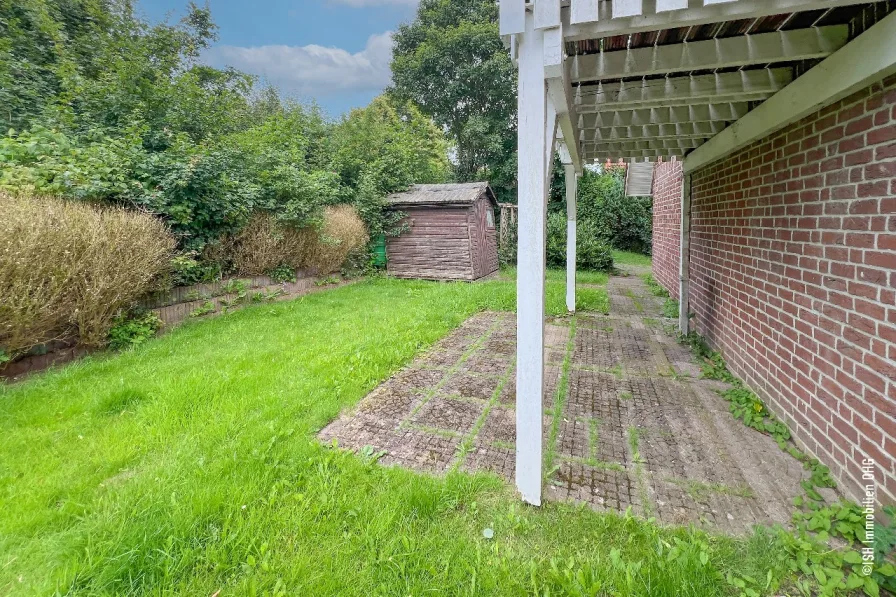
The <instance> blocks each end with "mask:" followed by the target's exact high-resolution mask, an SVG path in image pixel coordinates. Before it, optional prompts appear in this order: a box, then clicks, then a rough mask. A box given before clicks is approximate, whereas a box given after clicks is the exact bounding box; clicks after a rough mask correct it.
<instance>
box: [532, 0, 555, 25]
mask: <svg viewBox="0 0 896 597" xmlns="http://www.w3.org/2000/svg"><path fill="white" fill-rule="evenodd" d="M559 26H560V0H535V28H536V29H547V28H550V27H559Z"/></svg>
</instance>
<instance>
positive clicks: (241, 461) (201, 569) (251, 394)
mask: <svg viewBox="0 0 896 597" xmlns="http://www.w3.org/2000/svg"><path fill="white" fill-rule="evenodd" d="M558 287H559V289H558ZM562 290H563V289H562V284H559V283H557V282H551V283H549V284H548V309H549V310H550V311H552V312H554V313H562V312H563V311H565V307H564V306H563V304H562V294H563V293H562ZM602 292H603V291H598V290H595V291H594V293H593V294H592V293H586V292H584V291H580V299H581V300H584V301H585V302H586V304H588V305H589V306H592V307H597V308H600V305H601V304H602V301H604V300H605V298H606V295H605V294H602ZM513 300H514V285H513V284H511V283H508V282H501V281H496V282H487V283H483V284H463V283H454V284H440V283H430V282H408V281H396V280H387V279H379V280H371V281H365V282H360V283H357V284H355V285H351V286H346V287H342V288H338V289H335V290H331V291H326V292H321V293H318V294H314V295H309V296H307V297H304V298H302V299H297V300H294V301H285V302H281V303H276V304H262V305H255V306H250V307H247V308H245V309H242V310H240V311H237V312H235V313H231V314H228V315H227V316H224V317H218V318H214V319H210V320H193V321H190V322H189V323H187V324H186V325H184V326H182V327H180V328H178V329H176V330H174V331H172V332H171V333H169V334H167V335H165V336H163V337H161V338H158V339H155V340H152V341H150V342H147V343H145V344H144V345H142V346H140V347H138V348H136V349H134V350H132V351H129V352H125V353H122V354H119V355H109V356H95V357H91V358H87V359H84V360H83V361H80V362H78V363H75V364H73V365H70V366H68V367H65V368H63V369H60V370H55V371H51V372H48V373H46V374H42V375H38V376H36V377H34V378H32V379H31V380H29V381H26V382H24V383H21V384H17V385H11V386H2V387H0V436H2V437H3V441H2V442H0V503H2V505H3V507H2V509H0V594H4V595H7V594H10V595H12V594H15V595H32V594H40V595H47V594H60V595H122V594H127V595H175V594H179V595H212V594H217V595H220V596H221V597H224V596H227V595H256V594H257V595H422V594H444V595H522V594H533V595H534V594H538V595H585V594H594V593H596V591H595V590H594V588H595V587H601V588H600V589H599V590H600V591H604V594H608V595H609V594H612V595H621V596H634V595H683V596H684V595H725V594H734V593H732V590H731V589H730V587H729V586H728V585H727V583H726V580H725V577H726V576H727V574H728V573H729V572H732V573H734V574H736V575H739V576H744V575H749V576H752V577H754V578H765V573H766V571H767V570H769V569H771V568H773V565H774V564H775V562H776V561H779V560H780V559H781V558H782V557H783V555H782V553H783V552H782V550H783V547H782V546H781V544H780V543H779V539H778V538H776V536H775V535H774V534H772V533H763V532H757V533H756V534H754V535H752V536H750V537H747V538H744V539H731V538H725V537H715V536H710V535H706V534H704V533H703V532H700V531H697V530H688V529H677V528H669V529H667V528H661V527H659V526H657V525H655V524H653V523H652V522H648V521H643V520H639V519H637V518H634V517H631V516H620V515H616V514H612V513H596V512H593V511H591V510H589V509H585V508H579V507H574V506H570V505H561V504H548V505H546V506H544V507H542V508H540V509H535V508H529V507H524V506H522V505H521V504H520V503H519V501H518V499H517V498H516V497H515V496H514V493H513V491H512V490H511V489H510V488H508V487H507V486H506V485H505V484H503V483H502V482H501V481H499V480H498V479H497V478H495V477H492V476H488V475H477V476H470V475H466V474H461V473H452V474H449V475H448V476H446V477H444V478H435V477H431V476H426V475H418V474H414V473H411V472H409V471H405V470H401V469H396V468H385V467H381V466H379V465H377V464H375V463H374V460H375V457H373V456H372V455H364V454H362V455H358V456H355V455H352V454H348V453H343V452H340V451H338V450H333V449H331V448H328V447H325V446H321V445H320V444H319V443H318V442H317V440H316V438H315V434H316V432H317V431H318V430H319V429H320V428H321V427H323V426H324V425H325V424H327V423H328V422H329V421H331V420H332V419H333V418H334V417H336V416H337V414H338V413H339V412H340V410H342V409H343V408H345V407H348V406H350V405H353V404H355V403H356V402H357V401H358V400H359V399H360V398H361V397H362V396H364V395H365V394H366V393H367V392H368V391H370V390H371V389H372V388H373V387H375V386H376V385H377V384H378V383H379V382H380V381H381V380H383V379H384V378H386V377H387V376H389V375H390V374H391V373H392V372H394V371H395V370H396V369H398V368H399V367H401V366H402V365H403V364H405V363H407V362H408V361H409V360H411V359H412V358H413V357H414V355H416V354H417V353H418V352H420V351H421V350H423V349H425V348H426V347H427V346H429V345H430V344H431V343H433V342H434V341H436V340H437V339H438V338H440V337H442V336H444V335H445V334H446V333H447V332H448V331H450V330H451V329H452V328H454V327H455V326H457V325H459V324H460V323H461V321H463V320H464V318H466V317H467V316H468V315H470V314H472V313H474V312H476V311H478V310H481V309H509V308H512V307H513ZM486 528H490V529H493V530H494V538H493V539H486V538H485V537H484V536H483V530H484V529H486ZM219 591H220V593H219ZM588 591H590V592H588Z"/></svg>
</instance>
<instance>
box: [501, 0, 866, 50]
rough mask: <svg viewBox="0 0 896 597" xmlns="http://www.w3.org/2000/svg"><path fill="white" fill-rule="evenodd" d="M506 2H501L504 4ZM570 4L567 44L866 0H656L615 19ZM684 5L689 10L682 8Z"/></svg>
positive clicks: (564, 16)
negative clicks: (711, 0) (722, 0)
mask: <svg viewBox="0 0 896 597" xmlns="http://www.w3.org/2000/svg"><path fill="white" fill-rule="evenodd" d="M505 1H506V0H501V2H502V3H503V2H505ZM580 2H581V3H583V5H582V6H581V7H577V6H576V4H577V3H580ZM570 4H571V5H570V7H569V8H564V9H562V10H561V20H562V21H563V24H564V25H565V26H566V28H565V30H564V37H565V39H566V41H582V40H588V39H600V38H602V37H609V36H612V35H626V34H631V33H643V32H645V31H658V30H661V29H674V28H677V27H696V26H699V25H706V24H709V23H721V22H724V21H737V20H741V19H758V18H762V17H767V16H771V15H778V14H786V13H792V12H804V11H808V10H818V9H827V8H837V7H839V6H853V5H857V4H867V0H737V1H736V2H726V3H724V4H710V5H706V3H705V2H701V1H700V0H690V2H686V0H655V1H654V2H653V3H651V2H649V1H648V2H644V8H645V9H646V10H644V14H640V15H633V16H629V17H616V18H613V14H612V8H611V3H610V2H603V1H601V2H598V0H571V1H570ZM651 4H653V5H654V6H655V8H656V10H655V11H650V10H649V8H650V6H651ZM684 4H687V6H688V7H685V6H683V5H684ZM701 4H702V6H701Z"/></svg>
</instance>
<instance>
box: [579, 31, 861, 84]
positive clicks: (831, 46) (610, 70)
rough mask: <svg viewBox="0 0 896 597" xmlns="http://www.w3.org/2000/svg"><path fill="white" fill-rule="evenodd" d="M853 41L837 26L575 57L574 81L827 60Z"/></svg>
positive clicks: (846, 32) (847, 32) (847, 33)
mask: <svg viewBox="0 0 896 597" xmlns="http://www.w3.org/2000/svg"><path fill="white" fill-rule="evenodd" d="M848 40H849V27H848V26H846V25H832V26H830V27H814V28H809V29H797V30H794V31H773V32H771V33H758V34H756V35H740V36H737V37H727V38H724V39H709V40H706V41H694V42H690V43H683V44H674V45H668V46H651V47H647V48H635V49H631V50H618V51H614V52H600V53H598V54H587V55H583V56H576V57H574V58H573V59H572V73H571V75H572V81H573V82H575V83H581V82H585V81H599V80H601V79H619V78H622V77H642V76H646V75H657V74H668V73H675V72H688V71H693V70H703V69H714V68H730V67H738V66H748V65H751V64H768V63H773V62H783V61H792V60H808V59H812V58H825V57H826V56H829V55H830V54H832V53H834V52H836V51H837V50H838V49H840V48H841V47H843V46H844V45H846V42H847V41H848Z"/></svg>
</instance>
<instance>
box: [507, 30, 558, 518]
mask: <svg viewBox="0 0 896 597" xmlns="http://www.w3.org/2000/svg"><path fill="white" fill-rule="evenodd" d="M518 42H519V79H518V81H519V82H518V86H519V87H518V114H519V116H518V118H519V124H518V129H517V135H518V146H519V155H518V160H517V168H518V171H517V180H518V184H519V194H518V205H519V221H518V225H517V239H518V240H517V242H518V248H517V324H516V325H517V349H516V354H517V363H516V466H515V477H516V486H517V489H519V491H520V494H521V496H522V498H523V500H524V501H526V502H528V503H530V504H533V505H536V506H538V505H541V489H542V487H541V483H542V416H543V413H542V394H543V392H544V305H545V294H544V293H545V240H546V239H545V224H546V221H547V191H548V187H547V167H546V161H545V152H546V149H547V148H548V145H549V144H550V143H551V142H552V141H553V140H552V139H549V138H548V136H547V130H548V122H547V116H548V105H547V104H548V96H547V88H546V85H545V67H544V34H543V32H542V30H539V29H536V28H535V19H534V17H533V15H531V14H529V15H526V31H525V33H523V34H521V35H520V36H519V39H518Z"/></svg>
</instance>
